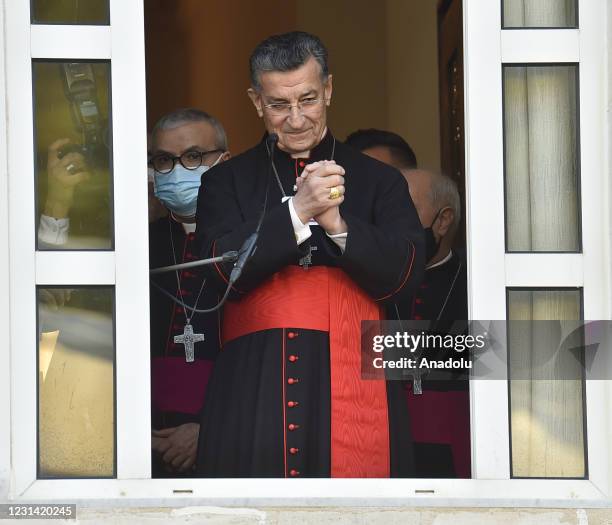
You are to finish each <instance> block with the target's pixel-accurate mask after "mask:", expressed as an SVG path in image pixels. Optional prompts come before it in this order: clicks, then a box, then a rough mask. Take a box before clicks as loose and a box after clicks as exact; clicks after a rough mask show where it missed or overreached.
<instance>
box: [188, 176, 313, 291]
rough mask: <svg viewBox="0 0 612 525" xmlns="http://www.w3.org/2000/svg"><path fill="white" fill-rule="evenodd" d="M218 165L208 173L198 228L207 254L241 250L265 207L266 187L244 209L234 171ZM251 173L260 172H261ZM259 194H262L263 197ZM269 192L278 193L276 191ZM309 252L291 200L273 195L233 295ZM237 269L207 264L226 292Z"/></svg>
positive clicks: (204, 178)
mask: <svg viewBox="0 0 612 525" xmlns="http://www.w3.org/2000/svg"><path fill="white" fill-rule="evenodd" d="M219 167H220V168H222V169H215V170H214V171H213V170H211V171H210V172H209V174H210V175H209V174H206V175H205V177H203V181H202V185H201V186H200V193H199V195H198V212H197V217H198V219H197V223H198V224H197V232H198V238H199V242H200V243H201V256H202V258H204V257H216V256H219V255H221V254H222V253H224V252H226V251H230V250H239V249H240V247H241V246H242V244H243V242H244V241H245V240H246V239H247V237H248V236H249V235H251V234H252V233H253V232H254V231H255V229H256V227H257V222H258V220H259V216H260V213H261V210H262V206H263V194H264V193H265V191H264V190H262V191H261V192H255V194H254V195H251V199H252V201H251V204H252V206H250V207H249V209H248V210H245V209H244V205H241V203H240V202H239V199H238V191H237V188H236V182H235V180H236V177H235V175H234V172H233V169H232V168H229V169H228V168H226V167H225V166H219ZM250 175H252V176H257V174H256V173H251V174H250ZM264 183H265V181H264ZM264 186H265V185H264ZM259 193H261V197H258V194H259ZM270 194H271V195H274V193H273V192H272V191H270ZM304 250H305V248H304V247H302V248H300V247H298V245H297V243H296V240H295V233H294V231H293V225H292V223H291V216H290V214H289V206H288V204H287V203H286V202H285V203H284V204H280V202H279V201H277V199H276V198H272V197H270V198H268V206H267V211H266V214H265V217H264V220H263V223H262V226H261V230H260V232H259V239H258V241H257V249H256V251H255V254H254V255H253V257H252V258H251V259H250V260H249V263H248V264H247V265H246V266H245V267H244V271H243V272H242V275H241V276H240V278H239V279H238V282H236V284H235V286H234V289H233V293H232V294H231V295H230V297H236V296H239V295H240V294H242V293H246V292H248V291H249V290H252V289H253V288H255V287H256V286H257V285H259V284H260V283H261V282H262V281H264V280H265V279H267V278H268V277H270V276H271V275H273V274H274V273H276V272H278V271H280V270H281V269H282V268H284V267H285V266H287V265H289V264H293V263H295V261H296V260H297V259H298V258H300V257H302V256H303V255H304V254H305V253H304ZM232 267H233V263H220V264H216V265H211V266H208V267H207V273H208V275H209V278H210V279H212V282H213V283H214V285H215V286H216V288H217V289H218V290H219V291H221V292H224V291H225V289H226V287H227V282H228V279H229V275H230V273H231V271H232Z"/></svg>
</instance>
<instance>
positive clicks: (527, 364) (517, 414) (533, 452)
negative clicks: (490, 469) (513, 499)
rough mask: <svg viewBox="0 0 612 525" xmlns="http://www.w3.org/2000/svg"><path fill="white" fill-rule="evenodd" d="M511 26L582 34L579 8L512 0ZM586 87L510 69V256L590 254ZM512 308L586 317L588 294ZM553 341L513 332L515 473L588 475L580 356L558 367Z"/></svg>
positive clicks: (529, 297) (518, 312)
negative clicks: (583, 301)
mask: <svg viewBox="0 0 612 525" xmlns="http://www.w3.org/2000/svg"><path fill="white" fill-rule="evenodd" d="M504 23H505V26H506V27H564V26H572V25H574V24H575V2H574V1H569V0H504ZM576 81H577V72H576V69H575V66H565V65H559V66H530V67H520V66H506V67H505V68H504V107H505V115H504V119H505V123H504V124H505V130H504V131H505V134H504V136H505V163H506V164H505V168H506V216H507V224H506V228H507V240H508V246H507V248H508V251H511V252H512V251H527V252H539V251H562V252H563V251H570V252H571V251H578V250H579V249H580V237H579V235H580V229H579V213H578V205H579V200H578V183H577V165H578V152H577V148H576V144H577V139H576V129H577V108H576V101H577V93H576V83H577V82H576ZM508 301H509V305H508V311H509V319H511V320H512V319H514V320H525V321H530V320H549V319H550V320H555V319H559V320H578V319H580V294H579V292H578V291H570V290H568V291H530V290H525V291H514V290H513V291H510V292H509V295H508ZM570 326H571V327H574V326H575V323H569V326H567V329H568V330H569V329H570V328H569V327H570ZM547 335H548V336H551V335H552V334H546V333H544V332H543V331H542V330H541V329H539V330H533V329H532V328H530V327H529V326H527V323H524V324H520V325H518V326H517V325H511V327H510V341H511V347H510V349H509V366H510V374H511V377H515V378H516V377H520V379H514V380H511V382H510V403H511V423H512V436H511V437H512V474H513V475H514V476H516V477H561V478H563V477H582V476H584V475H585V473H586V466H585V457H584V439H585V436H584V430H585V429H584V424H583V418H584V414H583V396H584V392H583V387H582V382H581V381H580V380H568V379H564V380H560V379H559V377H558V376H559V374H560V373H561V374H563V376H564V377H580V370H579V365H578V363H577V362H576V360H575V359H574V357H573V356H564V357H563V358H562V359H561V362H559V361H557V362H556V363H555V361H554V360H552V359H550V357H551V353H552V352H554V351H555V349H554V348H553V347H552V346H551V345H550V337H547ZM563 335H565V334H563ZM546 339H549V340H548V341H547V340H546ZM576 367H578V369H576ZM536 370H537V372H536ZM525 371H527V373H525ZM530 372H532V373H533V374H534V376H533V377H531V376H530Z"/></svg>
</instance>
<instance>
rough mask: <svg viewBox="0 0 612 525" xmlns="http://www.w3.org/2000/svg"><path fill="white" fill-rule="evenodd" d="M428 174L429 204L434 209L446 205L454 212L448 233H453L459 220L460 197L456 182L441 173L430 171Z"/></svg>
mask: <svg viewBox="0 0 612 525" xmlns="http://www.w3.org/2000/svg"><path fill="white" fill-rule="evenodd" d="M430 175H431V176H430V181H431V186H430V188H431V189H430V198H431V204H432V205H433V206H434V208H436V210H439V209H441V208H445V207H446V206H448V207H449V208H452V210H453V211H454V212H455V220H454V222H453V224H452V225H451V227H450V233H451V234H453V235H454V234H455V232H456V231H457V228H458V227H459V222H460V221H461V199H460V197H459V190H458V189H457V183H456V182H455V181H454V180H453V179H451V178H450V177H449V176H448V175H444V174H442V173H431V174H430Z"/></svg>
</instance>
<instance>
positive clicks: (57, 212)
mask: <svg viewBox="0 0 612 525" xmlns="http://www.w3.org/2000/svg"><path fill="white" fill-rule="evenodd" d="M69 143H70V139H59V140H56V141H55V142H54V143H53V144H51V145H50V146H49V151H48V159H47V180H48V183H49V188H48V192H47V200H46V202H45V207H44V209H43V214H44V215H48V216H49V217H55V218H56V219H64V218H66V217H68V213H69V212H70V208H71V207H72V202H73V200H74V190H75V188H76V187H77V186H78V185H79V184H81V182H83V181H86V180H87V179H89V177H90V173H89V172H88V171H87V167H86V165H85V158H84V157H83V155H81V154H80V153H76V152H71V153H67V154H66V155H64V156H63V157H62V158H61V159H60V158H59V157H58V151H59V150H60V149H61V148H62V146H65V145H66V144H69Z"/></svg>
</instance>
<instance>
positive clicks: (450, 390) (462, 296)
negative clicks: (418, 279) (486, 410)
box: [391, 251, 471, 478]
mask: <svg viewBox="0 0 612 525" xmlns="http://www.w3.org/2000/svg"><path fill="white" fill-rule="evenodd" d="M398 312H399V315H400V318H401V319H414V320H417V321H418V320H427V321H431V322H432V326H435V327H438V329H440V330H441V331H442V332H444V330H447V329H448V328H447V327H450V325H451V324H452V323H453V322H454V321H465V320H467V317H468V312H467V272H466V264H465V261H464V260H463V259H462V258H461V257H460V256H459V255H458V254H457V253H456V252H454V251H453V252H452V254H451V257H450V258H449V259H448V260H447V261H445V262H444V263H442V264H440V265H438V266H434V267H433V268H429V269H427V270H425V277H424V279H423V282H422V283H421V285H420V286H419V288H418V289H417V291H416V293H415V294H414V296H413V297H411V298H408V299H405V300H403V301H400V302H399V304H397V311H395V310H392V313H394V315H392V317H391V318H395V316H396V315H397V314H398ZM447 357H452V358H454V359H460V358H461V357H462V354H460V353H457V352H455V351H454V350H452V349H451V350H449V352H448V354H445V355H441V356H439V358H444V359H445V358H447ZM431 375H432V376H433V378H432V379H429V378H428V375H425V376H424V377H423V379H422V390H423V393H422V394H418V395H415V394H413V393H412V383H408V384H407V390H408V391H407V401H408V405H409V407H410V412H411V414H412V416H413V422H414V430H413V436H414V441H415V443H414V448H415V460H416V470H417V475H418V477H423V478H432V477H434V478H454V477H460V478H469V477H470V470H471V469H470V408H469V391H468V386H469V382H468V377H467V374H466V373H456V372H454V371H440V370H436V371H435V372H434V373H432V374H431Z"/></svg>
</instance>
